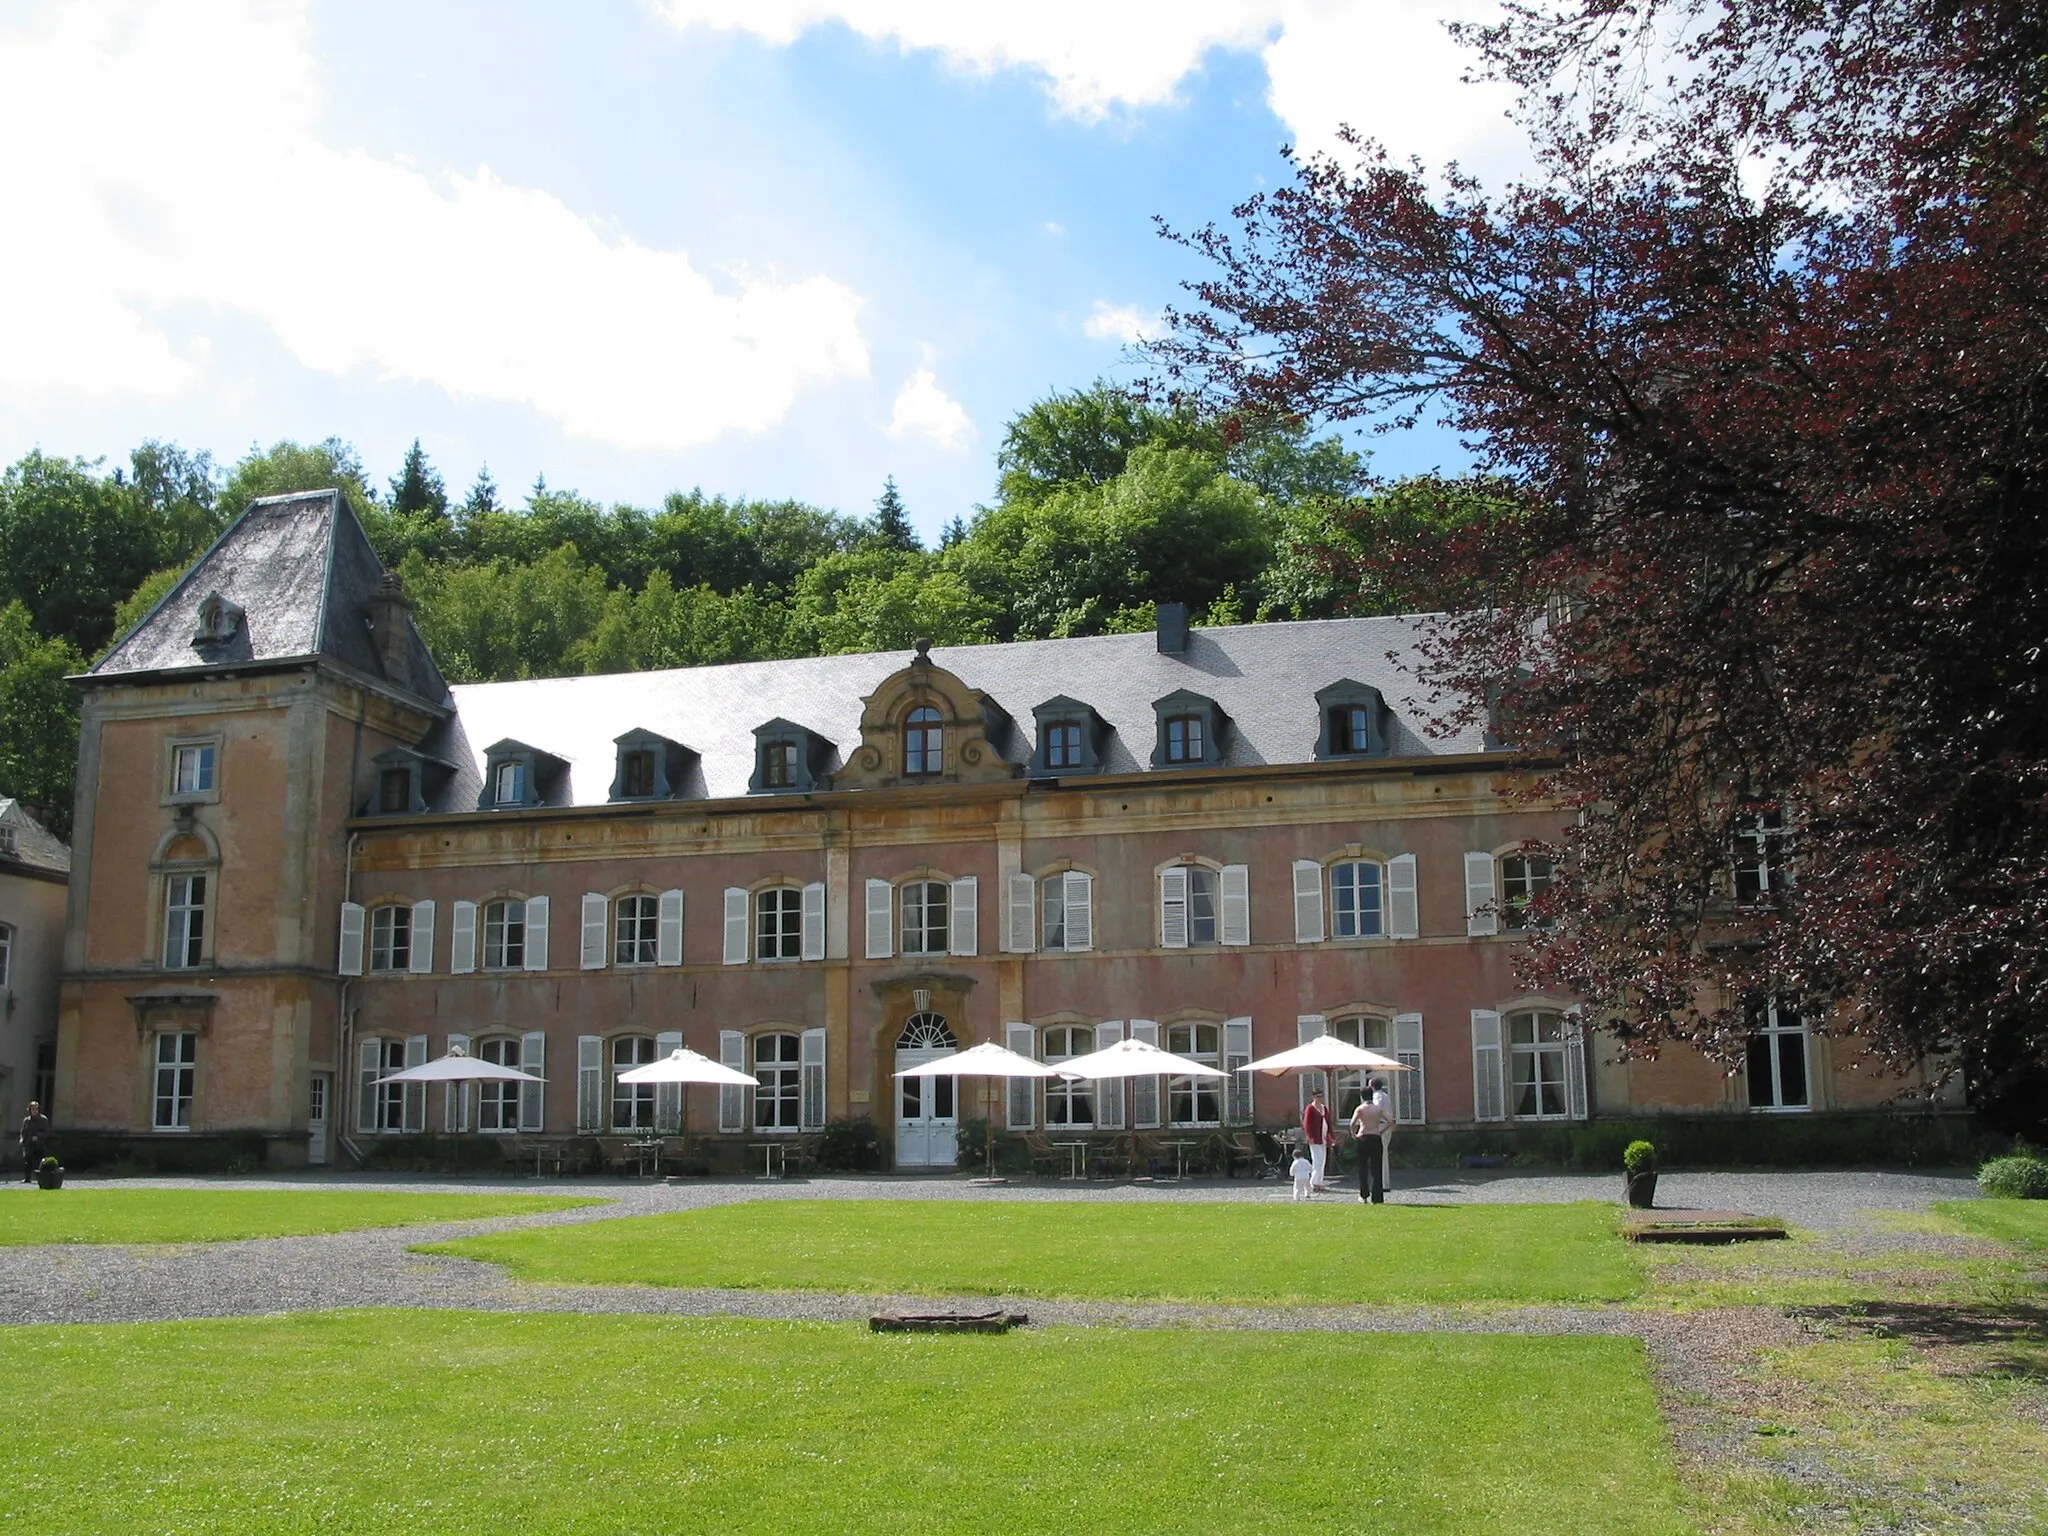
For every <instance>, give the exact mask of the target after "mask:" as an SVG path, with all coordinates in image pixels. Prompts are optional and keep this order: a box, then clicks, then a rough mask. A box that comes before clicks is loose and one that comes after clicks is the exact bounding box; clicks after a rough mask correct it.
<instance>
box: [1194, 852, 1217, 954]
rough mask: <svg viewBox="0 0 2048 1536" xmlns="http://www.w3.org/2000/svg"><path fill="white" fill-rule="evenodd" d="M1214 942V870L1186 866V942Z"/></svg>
mask: <svg viewBox="0 0 2048 1536" xmlns="http://www.w3.org/2000/svg"><path fill="white" fill-rule="evenodd" d="M1215 942H1216V871H1215V870H1213V869H1204V868H1203V867H1202V866H1201V865H1199V864H1194V865H1190V866H1189V867H1188V944H1189V945H1190V947H1192V946H1194V945H1198V944H1214V943H1215Z"/></svg>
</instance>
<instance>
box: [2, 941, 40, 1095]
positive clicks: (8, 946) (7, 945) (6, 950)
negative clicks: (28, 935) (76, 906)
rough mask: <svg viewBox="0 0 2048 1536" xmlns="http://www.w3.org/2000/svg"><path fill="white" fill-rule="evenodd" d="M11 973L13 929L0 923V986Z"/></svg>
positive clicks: (5, 983) (12, 963)
mask: <svg viewBox="0 0 2048 1536" xmlns="http://www.w3.org/2000/svg"><path fill="white" fill-rule="evenodd" d="M13 974H14V930H13V929H12V928H10V927H8V926H7V924H5V923H0V987H4V986H6V985H7V979H8V978H9V977H10V976H12V975H13ZM38 1102H40V1100H39V1101H38Z"/></svg>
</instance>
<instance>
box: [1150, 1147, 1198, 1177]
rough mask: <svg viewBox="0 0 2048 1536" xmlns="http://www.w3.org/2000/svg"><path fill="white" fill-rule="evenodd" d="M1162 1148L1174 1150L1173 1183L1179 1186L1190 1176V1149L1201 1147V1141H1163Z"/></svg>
mask: <svg viewBox="0 0 2048 1536" xmlns="http://www.w3.org/2000/svg"><path fill="white" fill-rule="evenodd" d="M1159 1145H1161V1146H1162V1147H1171V1148H1173V1182H1174V1183H1176V1184H1178V1183H1179V1182H1180V1181H1181V1180H1182V1179H1185V1178H1186V1177H1187V1176H1188V1148H1189V1147H1199V1146H1200V1145H1201V1143H1200V1142H1199V1141H1162V1142H1161V1143H1159Z"/></svg>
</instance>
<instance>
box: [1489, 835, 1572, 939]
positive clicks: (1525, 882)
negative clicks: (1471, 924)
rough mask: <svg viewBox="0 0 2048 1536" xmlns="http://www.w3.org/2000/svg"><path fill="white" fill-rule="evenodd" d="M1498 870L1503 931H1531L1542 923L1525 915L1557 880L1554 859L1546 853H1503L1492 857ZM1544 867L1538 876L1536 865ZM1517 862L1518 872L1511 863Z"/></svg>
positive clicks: (1542, 925)
mask: <svg viewBox="0 0 2048 1536" xmlns="http://www.w3.org/2000/svg"><path fill="white" fill-rule="evenodd" d="M1493 862H1494V867H1495V868H1496V869H1498V870H1499V871H1500V895H1499V901H1500V908H1499V911H1500V926H1501V931H1502V932H1504V933H1533V932H1536V931H1537V930H1538V929H1540V928H1542V927H1544V926H1546V925H1545V924H1542V923H1539V922H1537V921H1536V920H1535V919H1534V918H1533V917H1531V916H1530V915H1529V907H1530V905H1531V903H1533V902H1534V901H1535V900H1536V899H1537V898H1538V897H1540V896H1541V895H1542V894H1543V893H1544V892H1545V891H1547V890H1549V889H1550V887H1551V885H1552V884H1553V883H1554V882H1555V881H1556V879H1557V861H1556V860H1555V859H1553V858H1552V857H1551V856H1550V855H1549V854H1547V853H1528V852H1516V853H1504V854H1502V855H1501V856H1500V857H1499V858H1497V859H1495V860H1494V861H1493ZM1538 864H1541V865H1543V866H1544V873H1543V877H1542V879H1540V880H1538V879H1537V878H1536V869H1535V867H1536V865H1538ZM1516 865H1520V866H1521V870H1520V872H1519V874H1518V873H1517V872H1516V870H1515V866H1516Z"/></svg>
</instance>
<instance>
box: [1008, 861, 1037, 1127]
mask: <svg viewBox="0 0 2048 1536" xmlns="http://www.w3.org/2000/svg"><path fill="white" fill-rule="evenodd" d="M1024 878H1025V879H1027V880H1029V879H1030V878H1031V877H1030V876H1029V875H1026V876H1025V877H1024ZM1003 1033H1004V1035H1005V1037H1006V1038H1005V1039H1004V1042H1003V1043H1004V1044H1005V1045H1007V1046H1009V1048H1010V1049H1011V1050H1013V1051H1015V1052H1016V1053H1017V1054H1018V1055H1019V1056H1029V1057H1030V1058H1031V1059H1032V1060H1033V1061H1036V1060H1038V1031H1037V1030H1035V1029H1033V1028H1032V1027H1031V1026H1030V1025H1029V1024H1006V1025H1004V1026H1003ZM1008 1097H1009V1102H1008V1104H1007V1106H1006V1109H1007V1113H1006V1114H1005V1116H1004V1122H1003V1123H1004V1125H1005V1126H1006V1127H1007V1128H1008V1129H1010V1130H1013V1131H1028V1130H1030V1129H1032V1128H1033V1127H1034V1126H1036V1125H1037V1124H1038V1083H1037V1080H1036V1079H1034V1078H1029V1077H1013V1078H1011V1079H1010V1084H1009V1096H1008Z"/></svg>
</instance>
